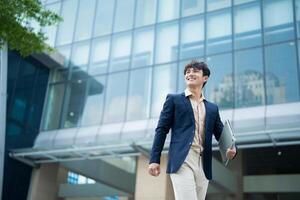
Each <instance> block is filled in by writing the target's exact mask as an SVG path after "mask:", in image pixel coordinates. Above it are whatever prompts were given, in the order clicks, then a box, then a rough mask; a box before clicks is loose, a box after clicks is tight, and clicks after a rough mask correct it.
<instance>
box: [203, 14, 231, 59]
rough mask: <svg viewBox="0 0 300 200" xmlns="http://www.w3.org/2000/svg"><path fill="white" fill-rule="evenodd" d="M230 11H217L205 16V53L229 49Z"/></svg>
mask: <svg viewBox="0 0 300 200" xmlns="http://www.w3.org/2000/svg"><path fill="white" fill-rule="evenodd" d="M231 32H232V31H231V12H230V10H225V11H219V12H215V13H212V14H209V15H208V16H207V53H208V54H212V53H220V52H224V51H230V50H231V49H232V45H231V42H232V41H231Z"/></svg>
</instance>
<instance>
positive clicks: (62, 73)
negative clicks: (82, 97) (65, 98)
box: [50, 68, 69, 83]
mask: <svg viewBox="0 0 300 200" xmlns="http://www.w3.org/2000/svg"><path fill="white" fill-rule="evenodd" d="M50 73H51V83H55V82H61V81H67V80H68V74H69V71H68V70H67V69H65V68H57V69H54V70H52V71H51V72H50Z"/></svg>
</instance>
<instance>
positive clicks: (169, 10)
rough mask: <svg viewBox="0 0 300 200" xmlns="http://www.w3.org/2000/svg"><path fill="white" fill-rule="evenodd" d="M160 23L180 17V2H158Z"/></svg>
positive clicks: (175, 0) (169, 0)
mask: <svg viewBox="0 0 300 200" xmlns="http://www.w3.org/2000/svg"><path fill="white" fill-rule="evenodd" d="M158 3H159V5H158V21H159V22H162V21H168V20H172V19H176V18H178V16H179V0H163V1H158Z"/></svg>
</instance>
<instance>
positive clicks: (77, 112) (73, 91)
mask: <svg viewBox="0 0 300 200" xmlns="http://www.w3.org/2000/svg"><path fill="white" fill-rule="evenodd" d="M85 91H86V81H85V80H80V79H78V80H77V81H76V82H75V81H74V82H71V83H69V87H68V90H67V93H66V97H65V99H64V100H65V106H66V108H67V110H66V112H65V116H64V127H65V128H70V127H77V126H78V125H79V123H80V119H81V116H82V110H83V106H84V98H85Z"/></svg>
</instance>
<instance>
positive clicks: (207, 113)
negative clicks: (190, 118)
mask: <svg viewBox="0 0 300 200" xmlns="http://www.w3.org/2000/svg"><path fill="white" fill-rule="evenodd" d="M203 102H204V106H205V129H204V130H205V132H204V135H205V139H204V142H205V143H206V141H207V137H208V134H207V133H206V132H207V127H208V121H209V118H210V109H209V105H208V103H207V101H206V100H205V99H204V101H203Z"/></svg>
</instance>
